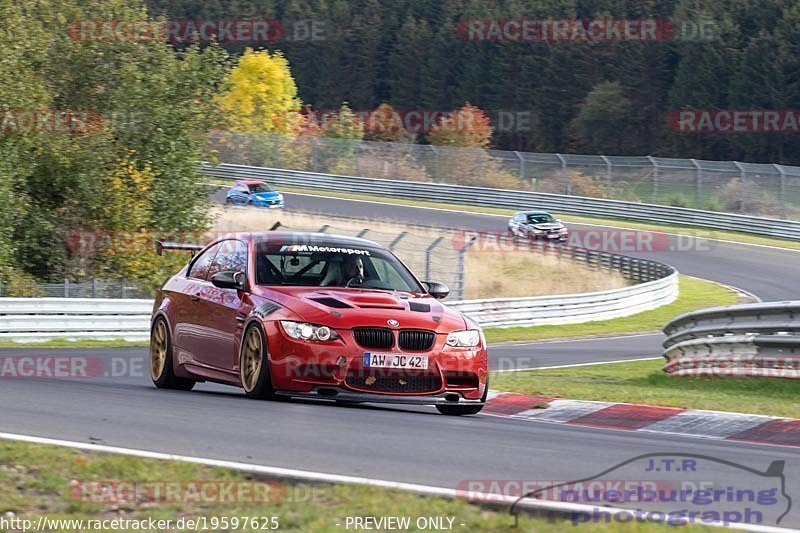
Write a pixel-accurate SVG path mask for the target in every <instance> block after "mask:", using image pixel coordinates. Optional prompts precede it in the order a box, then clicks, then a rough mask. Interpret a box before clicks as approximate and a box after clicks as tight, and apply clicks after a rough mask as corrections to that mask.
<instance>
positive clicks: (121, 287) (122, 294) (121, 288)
mask: <svg viewBox="0 0 800 533" xmlns="http://www.w3.org/2000/svg"><path fill="white" fill-rule="evenodd" d="M119 297H120V298H125V278H120V280H119Z"/></svg>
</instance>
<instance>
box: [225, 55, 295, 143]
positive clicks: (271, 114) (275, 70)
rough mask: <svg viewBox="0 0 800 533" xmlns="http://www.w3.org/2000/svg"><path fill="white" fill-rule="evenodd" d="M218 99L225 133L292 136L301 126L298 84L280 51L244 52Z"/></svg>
mask: <svg viewBox="0 0 800 533" xmlns="http://www.w3.org/2000/svg"><path fill="white" fill-rule="evenodd" d="M225 82H226V83H225V85H226V90H225V92H224V94H222V95H221V96H219V97H218V106H219V110H220V112H221V114H222V122H223V123H224V124H225V125H226V126H227V129H228V130H232V131H238V132H245V133H288V134H292V133H295V131H296V130H297V129H299V128H300V127H301V126H302V115H300V113H299V111H300V108H301V103H300V100H299V99H298V97H297V85H296V84H295V82H294V78H292V72H291V70H290V69H289V62H288V61H287V60H286V58H285V57H284V56H283V54H282V53H281V52H274V53H270V52H268V51H266V50H258V51H254V50H252V49H249V48H248V49H247V50H245V52H244V54H243V55H242V57H241V58H240V59H239V63H238V64H237V65H236V66H235V67H234V68H233V69H232V70H231V72H230V74H228V76H227V78H226V80H225Z"/></svg>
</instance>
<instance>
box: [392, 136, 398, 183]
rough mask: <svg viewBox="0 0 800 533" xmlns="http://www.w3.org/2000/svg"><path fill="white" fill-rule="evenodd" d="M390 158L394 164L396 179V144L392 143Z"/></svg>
mask: <svg viewBox="0 0 800 533" xmlns="http://www.w3.org/2000/svg"><path fill="white" fill-rule="evenodd" d="M392 160H393V165H394V178H395V179H397V177H398V175H399V172H398V170H397V144H396V143H392Z"/></svg>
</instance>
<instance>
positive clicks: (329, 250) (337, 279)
mask: <svg viewBox="0 0 800 533" xmlns="http://www.w3.org/2000/svg"><path fill="white" fill-rule="evenodd" d="M256 250H257V251H256V282H257V283H258V284H259V285H296V286H308V287H351V288H362V289H380V290H387V291H404V292H424V290H423V288H422V287H421V286H420V285H419V283H417V281H416V280H415V279H414V276H413V275H412V274H411V273H410V272H409V271H408V269H407V268H406V267H405V266H404V265H403V264H402V263H401V262H400V261H399V260H398V259H397V258H396V257H395V256H394V255H392V254H391V253H389V252H387V251H386V250H382V249H380V248H371V247H369V248H367V247H351V246H339V245H336V244H283V243H266V242H262V243H260V244H259V245H258V246H257V247H256Z"/></svg>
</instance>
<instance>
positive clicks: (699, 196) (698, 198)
mask: <svg viewBox="0 0 800 533" xmlns="http://www.w3.org/2000/svg"><path fill="white" fill-rule="evenodd" d="M689 161H691V162H692V164H693V165H694V168H696V169H697V191H696V193H695V206H694V207H695V209H703V169H702V168H701V167H700V163H698V162H697V159H690V160H689Z"/></svg>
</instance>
